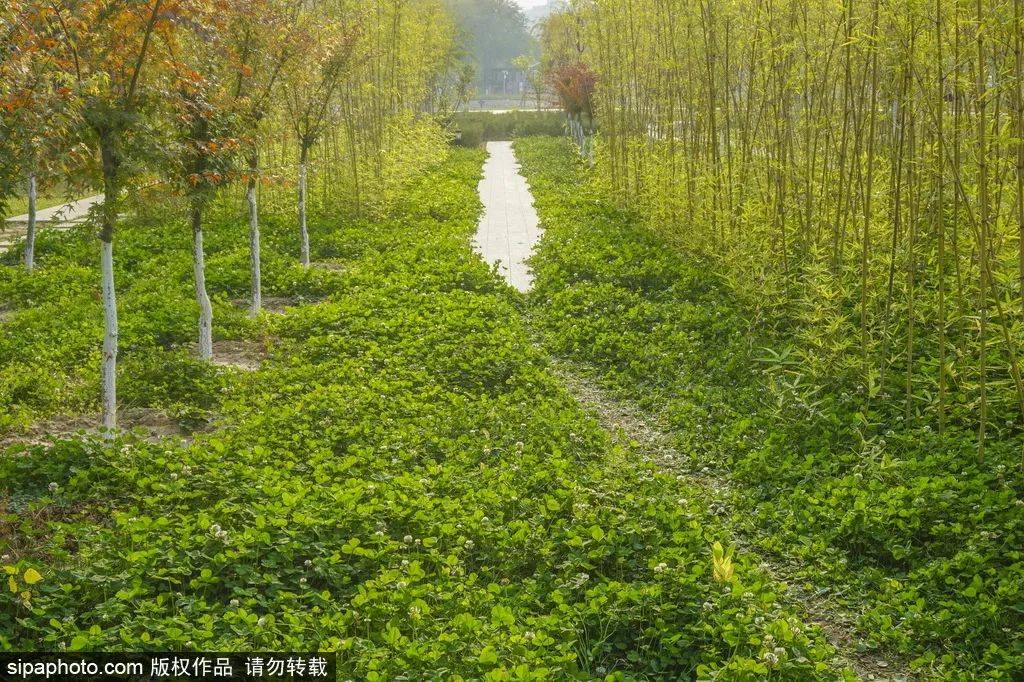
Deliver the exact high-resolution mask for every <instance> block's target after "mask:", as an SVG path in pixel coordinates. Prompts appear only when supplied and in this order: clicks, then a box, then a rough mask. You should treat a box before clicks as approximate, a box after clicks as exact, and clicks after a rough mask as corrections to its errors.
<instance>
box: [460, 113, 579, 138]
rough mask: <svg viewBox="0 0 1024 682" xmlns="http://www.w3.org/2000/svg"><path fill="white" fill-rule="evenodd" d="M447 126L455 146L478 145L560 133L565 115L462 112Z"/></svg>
mask: <svg viewBox="0 0 1024 682" xmlns="http://www.w3.org/2000/svg"><path fill="white" fill-rule="evenodd" d="M451 127H452V130H453V131H455V132H456V137H455V139H454V143H455V144H456V145H459V146H461V147H479V146H480V145H482V144H484V143H485V142H489V141H492V140H510V139H512V138H516V137H526V136H528V135H562V134H563V133H564V132H565V114H564V113H562V112H561V111H510V112H507V113H502V114H497V113H494V112H491V111H471V112H462V113H458V114H455V116H454V117H453V119H452V123H451ZM458 133H461V135H459V134H458Z"/></svg>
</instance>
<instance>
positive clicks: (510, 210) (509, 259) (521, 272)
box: [473, 142, 541, 292]
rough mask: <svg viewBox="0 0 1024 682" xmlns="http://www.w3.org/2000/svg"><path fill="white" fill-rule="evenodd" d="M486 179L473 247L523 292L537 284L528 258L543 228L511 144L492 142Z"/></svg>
mask: <svg viewBox="0 0 1024 682" xmlns="http://www.w3.org/2000/svg"><path fill="white" fill-rule="evenodd" d="M487 153H488V157H487V162H486V163H485V164H484V177H483V179H482V180H481V181H480V186H479V188H478V191H479V192H480V200H481V201H482V202H483V204H484V212H483V215H482V216H481V217H480V224H479V225H478V226H477V231H476V238H475V239H474V240H473V248H474V249H476V251H477V252H478V253H479V254H480V255H481V256H482V257H483V259H484V260H486V261H487V262H488V263H492V264H497V265H498V272H499V273H501V275H502V276H503V277H504V278H505V279H506V280H508V283H509V284H511V285H512V286H514V287H515V288H516V289H518V290H519V291H522V292H527V291H529V290H530V287H531V286H532V285H533V274H532V273H531V272H530V269H529V268H528V267H527V266H526V262H525V261H526V259H527V258H529V257H530V254H531V253H532V252H533V247H534V245H535V244H536V243H537V241H538V240H540V235H541V229H540V225H539V222H540V221H539V220H538V219H537V212H536V211H535V210H534V209H533V195H532V194H530V187H529V185H527V184H526V178H524V177H523V176H522V175H520V173H519V164H518V163H517V162H516V155H515V152H513V151H512V143H511V142H488V143H487Z"/></svg>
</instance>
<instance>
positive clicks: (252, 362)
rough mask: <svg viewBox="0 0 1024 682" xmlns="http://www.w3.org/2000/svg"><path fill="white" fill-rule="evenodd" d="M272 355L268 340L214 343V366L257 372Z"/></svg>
mask: <svg viewBox="0 0 1024 682" xmlns="http://www.w3.org/2000/svg"><path fill="white" fill-rule="evenodd" d="M269 354H270V342H269V340H268V339H264V340H262V341H253V340H249V339H241V340H228V341H214V342H213V364H215V365H220V366H222V367H235V368H236V369H242V370H245V371H247V372H255V371H256V370H258V369H259V368H260V365H261V364H262V363H263V361H264V360H265V359H266V358H267V356H268V355H269Z"/></svg>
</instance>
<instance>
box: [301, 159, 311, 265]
mask: <svg viewBox="0 0 1024 682" xmlns="http://www.w3.org/2000/svg"><path fill="white" fill-rule="evenodd" d="M299 145H300V149H301V151H300V152H299V232H300V233H301V235H302V252H301V255H300V259H301V261H302V264H303V265H304V266H305V267H307V268H308V267H309V230H308V229H307V227H306V159H307V158H308V157H309V147H308V146H307V145H306V143H305V142H301V141H300V142H299Z"/></svg>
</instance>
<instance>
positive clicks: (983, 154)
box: [975, 0, 989, 462]
mask: <svg viewBox="0 0 1024 682" xmlns="http://www.w3.org/2000/svg"><path fill="white" fill-rule="evenodd" d="M976 7H977V21H978V26H977V31H976V33H975V42H976V44H977V47H978V68H977V74H978V76H977V83H976V97H977V100H976V106H977V117H978V265H979V277H978V283H979V284H978V316H979V322H978V337H979V338H978V340H979V349H978V391H979V394H980V395H979V398H978V461H979V462H981V461H984V459H985V435H986V428H987V419H988V390H987V389H988V366H987V362H988V347H987V339H986V338H985V334H986V333H987V327H988V277H987V270H988V249H989V246H988V229H989V194H988V190H989V187H988V116H987V114H986V111H985V110H986V103H987V98H988V92H987V89H988V76H987V73H988V72H987V65H988V56H987V55H986V50H985V30H984V17H985V14H984V7H983V5H982V1H981V0H978V1H977V3H976Z"/></svg>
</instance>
